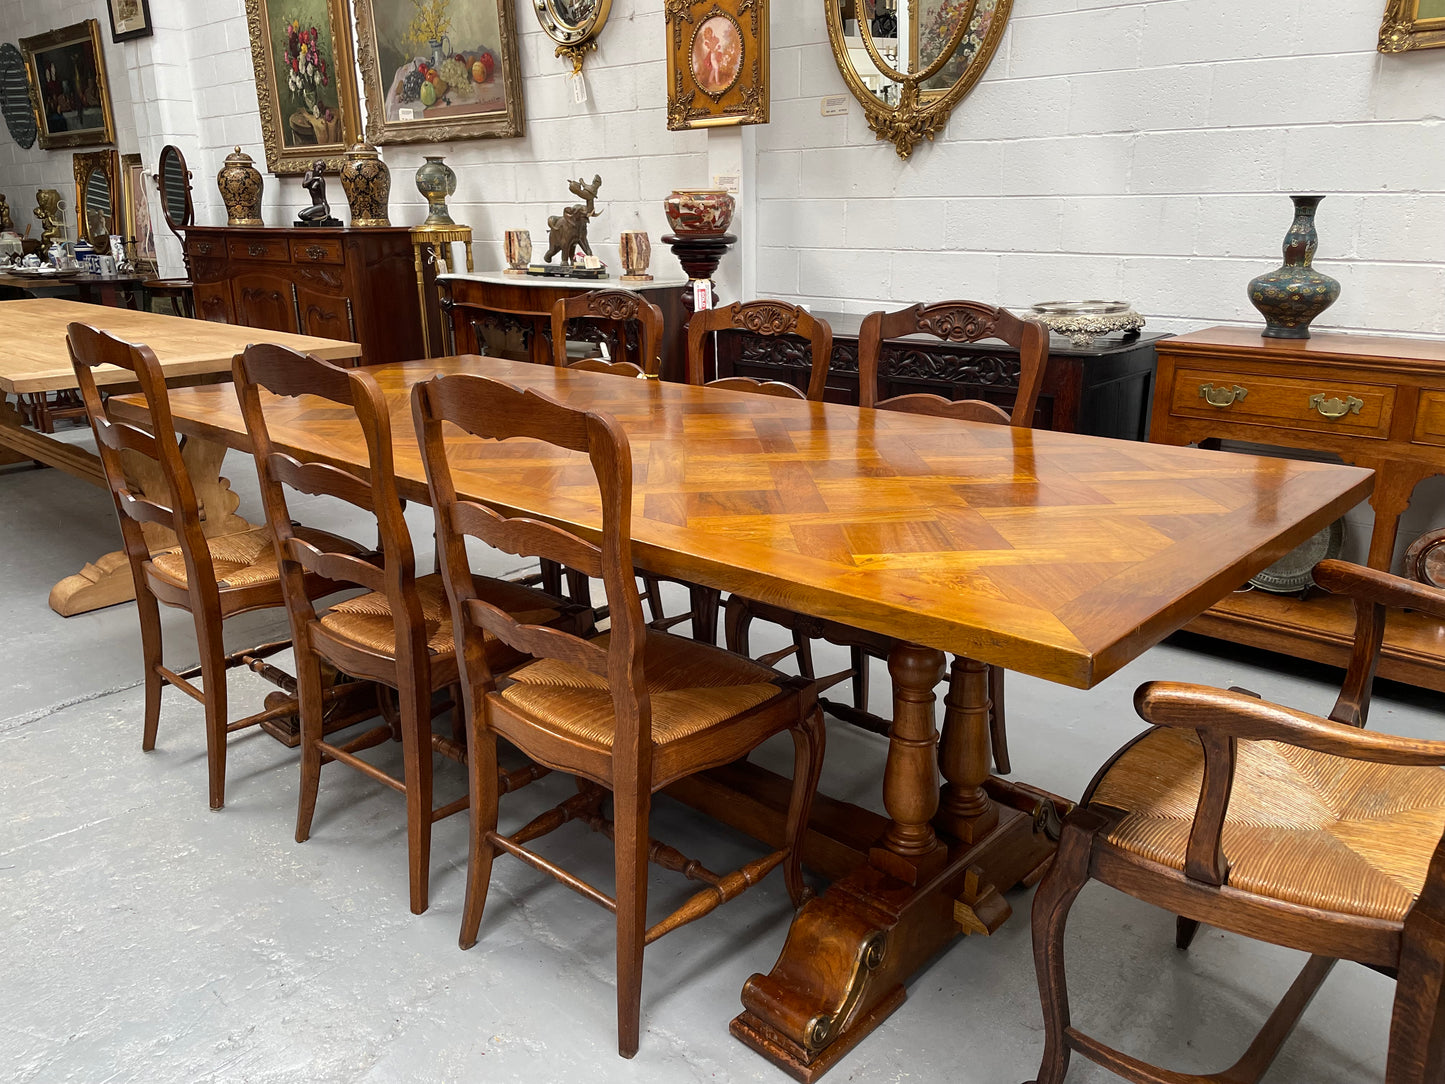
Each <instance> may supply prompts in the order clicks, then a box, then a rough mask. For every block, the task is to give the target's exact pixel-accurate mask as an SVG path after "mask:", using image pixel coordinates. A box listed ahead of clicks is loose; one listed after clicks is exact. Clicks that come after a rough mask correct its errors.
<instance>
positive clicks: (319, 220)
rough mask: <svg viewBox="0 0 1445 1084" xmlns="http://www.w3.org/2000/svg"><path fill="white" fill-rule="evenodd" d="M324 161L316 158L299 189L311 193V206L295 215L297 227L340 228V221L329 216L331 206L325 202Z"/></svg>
mask: <svg viewBox="0 0 1445 1084" xmlns="http://www.w3.org/2000/svg"><path fill="white" fill-rule="evenodd" d="M325 173H326V160H325V159H324V158H318V159H316V161H314V162H312V163H311V168H310V169H308V170H307V171H306V176H305V177H304V178H302V180H301V187H302V188H304V189H306V191H308V192H310V193H311V206H310V207H307V208H305V209H304V210H302V211H300V212H298V213H297V215H296V225H298V226H340V225H341V220H340V219H339V218H333V217H332V216H331V204H329V203H327V202H326V177H325Z"/></svg>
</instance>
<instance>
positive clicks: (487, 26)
mask: <svg viewBox="0 0 1445 1084" xmlns="http://www.w3.org/2000/svg"><path fill="white" fill-rule="evenodd" d="M515 6H516V5H515V4H514V3H512V2H511V0H356V39H357V52H358V57H359V60H360V65H361V81H362V86H363V88H364V89H365V92H366V138H367V140H368V141H369V142H371V143H376V144H384V143H439V142H445V141H450V140H457V139H505V138H510V137H514V136H520V135H522V134H523V131H524V128H525V123H526V114H525V112H524V110H523V108H522V65H521V56H520V51H519V49H518V45H517V22H516V13H515Z"/></svg>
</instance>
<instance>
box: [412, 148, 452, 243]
mask: <svg viewBox="0 0 1445 1084" xmlns="http://www.w3.org/2000/svg"><path fill="white" fill-rule="evenodd" d="M416 189H417V191H418V192H420V193H421V194H422V195H423V196H425V197H426V202H427V211H428V214H427V216H426V220H425V221H424V222H423V223H422V225H423V226H455V225H456V223H455V222H453V221H452V216H451V214H450V213H449V212H448V211H447V197H448V196H450V195H451V194H452V193H453V192H455V191H456V190H457V175H456V173H455V171H453V169H452V167H451V166H449V165H447V164H446V163H445V162H443V161H442V156H441V155H439V154H429V155H427V156H426V162H425V163H423V164H422V167H421V168H420V169H419V170H417V171H416Z"/></svg>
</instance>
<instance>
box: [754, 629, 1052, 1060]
mask: <svg viewBox="0 0 1445 1084" xmlns="http://www.w3.org/2000/svg"><path fill="white" fill-rule="evenodd" d="M889 671H890V673H891V674H892V675H893V680H894V716H893V730H892V733H891V734H890V737H889V741H890V749H889V755H888V764H887V768H886V771H885V777H884V786H883V795H884V805H885V808H886V809H887V810H888V813H889V815H890V817H891V820H890V822H889V824H888V827H887V829H886V830H885V831H884V833H883V835H882V837H881V839H880V840H879V841H878V843H877V845H876V846H874V847H873V848H872V849H871V850H870V851H869V853H868V859H867V861H866V863H864V864H863V865H862V866H860V867H859V868H857V869H855V870H854V871H853V872H851V873H849V874H848V875H847V876H845V877H844V878H842V879H841V880H839V881H836V882H834V883H833V885H832V886H831V887H830V888H829V889H828V890H827V891H826V892H825V893H824V894H823V895H822V896H820V897H818V898H816V899H813V900H810V901H809V902H808V903H807V904H805V905H804V906H803V908H802V909H801V910H799V912H798V914H797V916H796V917H795V918H794V920H793V925H792V928H791V929H790V930H789V931H788V938H787V941H786V942H785V943H784V945H783V950H782V953H781V955H780V956H779V957H778V962H777V963H776V964H774V965H773V969H772V971H771V972H769V973H768V974H766V975H762V974H758V975H754V976H753V977H752V978H750V979H749V980H748V981H747V983H746V984H745V985H744V986H743V991H742V1002H743V1008H744V1011H743V1013H742V1014H741V1015H739V1016H738V1017H737V1018H736V1019H734V1020H733V1022H732V1025H731V1031H732V1033H733V1034H734V1035H735V1036H737V1037H738V1038H739V1039H741V1040H742V1041H743V1042H744V1043H746V1044H747V1045H748V1046H750V1047H752V1048H753V1049H754V1050H756V1051H758V1052H759V1053H760V1054H762V1055H763V1056H764V1057H766V1058H768V1059H769V1060H770V1061H772V1062H774V1063H775V1064H777V1065H779V1066H780V1067H781V1068H783V1069H784V1070H785V1071H786V1072H788V1073H789V1074H790V1075H791V1076H793V1077H795V1078H796V1079H798V1080H801V1081H804V1082H809V1081H813V1080H816V1079H817V1078H818V1077H820V1076H822V1075H823V1074H824V1073H825V1072H827V1071H828V1069H830V1068H831V1067H832V1066H833V1065H835V1064H836V1063H837V1062H838V1060H839V1059H840V1058H842V1057H843V1056H844V1055H845V1054H846V1053H847V1052H848V1051H849V1050H850V1049H852V1047H853V1046H854V1045H856V1044H857V1043H858V1041H859V1040H860V1039H862V1038H863V1037H864V1036H865V1035H867V1034H868V1033H869V1032H870V1031H872V1030H873V1028H874V1027H876V1026H877V1025H878V1024H879V1023H881V1022H882V1021H883V1020H884V1019H886V1018H887V1017H888V1015H889V1014H890V1013H892V1012H893V1010H894V1009H896V1008H898V1006H899V1005H901V1004H902V1003H903V1000H904V997H905V996H906V995H905V991H904V983H906V982H907V981H908V980H909V978H910V977H911V976H912V975H913V974H914V972H915V971H917V970H918V968H920V967H922V966H923V965H924V964H925V963H926V962H927V961H928V960H929V959H930V958H931V957H932V956H933V955H934V954H935V953H937V952H938V950H939V949H941V948H943V947H944V946H946V945H947V944H948V943H949V942H950V941H952V940H953V938H955V937H957V936H958V935H959V934H960V933H982V934H989V933H992V932H993V931H994V930H996V929H998V928H999V926H1001V925H1002V924H1003V923H1004V921H1005V920H1006V919H1007V918H1008V917H1009V915H1010V914H1011V913H1012V912H1011V909H1010V907H1009V904H1008V902H1007V901H1006V900H1005V899H1004V897H1003V892H1004V891H1005V890H1007V889H1009V888H1012V887H1014V886H1015V885H1018V884H1031V883H1033V882H1034V881H1035V880H1036V879H1037V877H1038V876H1039V875H1040V874H1041V872H1042V869H1043V868H1044V867H1045V866H1046V865H1047V864H1048V862H1049V860H1050V859H1051V858H1052V856H1053V852H1054V846H1055V843H1054V838H1053V837H1054V836H1056V834H1057V833H1056V829H1057V820H1056V817H1057V816H1058V815H1060V814H1062V813H1063V812H1064V811H1065V809H1066V808H1067V803H1065V802H1064V801H1063V800H1062V799H1055V798H1054V796H1052V795H1049V794H1046V793H1045V792H1043V791H1036V790H1034V789H1032V788H1029V787H1025V786H1020V785H1017V784H1013V785H1010V784H1004V783H1001V782H1000V781H996V780H990V779H989V778H988V748H989V747H988V731H987V714H988V696H987V676H986V671H985V668H984V667H983V666H982V665H980V664H977V663H974V662H972V661H971V660H966V659H960V660H957V661H956V662H955V664H954V668H953V675H952V679H951V683H950V689H949V694H948V698H947V701H946V703H947V706H948V711H947V714H946V716H945V720H944V730H943V742H942V755H941V757H940V756H938V754H937V747H938V738H937V732H936V730H935V728H934V724H933V705H934V693H933V687H934V686H935V685H936V684H937V682H938V680H939V679H940V678H941V677H942V673H943V655H942V654H941V653H939V652H937V651H932V650H930V649H926V648H921V647H917V646H916V645H909V644H904V645H900V646H899V647H897V648H895V650H894V652H893V655H892V657H891V658H890V659H889ZM940 761H941V766H942V770H943V775H944V778H945V779H946V780H947V786H946V787H945V788H944V789H943V791H942V792H941V793H940V789H939V787H938V782H937V774H936V772H937V769H938V766H939V764H940ZM1056 807H1062V808H1056Z"/></svg>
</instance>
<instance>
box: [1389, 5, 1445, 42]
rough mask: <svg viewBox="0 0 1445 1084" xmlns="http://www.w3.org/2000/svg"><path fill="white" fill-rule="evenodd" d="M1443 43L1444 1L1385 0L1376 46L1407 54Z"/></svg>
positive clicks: (1444, 31)
mask: <svg viewBox="0 0 1445 1084" xmlns="http://www.w3.org/2000/svg"><path fill="white" fill-rule="evenodd" d="M1441 46H1445V0H1386V4H1385V17H1384V19H1383V20H1382V21H1381V23H1380V41H1379V45H1378V49H1379V51H1380V52H1382V53H1407V52H1410V51H1412V50H1415V49H1438V48H1440V47H1441Z"/></svg>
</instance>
